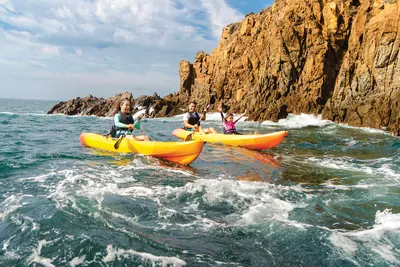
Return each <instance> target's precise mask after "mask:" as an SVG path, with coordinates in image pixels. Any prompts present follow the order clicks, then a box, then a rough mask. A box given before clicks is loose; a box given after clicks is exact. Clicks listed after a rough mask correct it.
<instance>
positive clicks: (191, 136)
mask: <svg viewBox="0 0 400 267" xmlns="http://www.w3.org/2000/svg"><path fill="white" fill-rule="evenodd" d="M193 134H194V133H190V134H188V135H187V136H186V138H185V141H192V140H193Z"/></svg>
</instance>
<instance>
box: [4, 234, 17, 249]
mask: <svg viewBox="0 0 400 267" xmlns="http://www.w3.org/2000/svg"><path fill="white" fill-rule="evenodd" d="M14 236H15V235H13V236H11V237H10V238H9V239H7V240H6V241H5V242H4V243H3V250H7V248H8V246H9V245H10V242H11V239H13V238H14Z"/></svg>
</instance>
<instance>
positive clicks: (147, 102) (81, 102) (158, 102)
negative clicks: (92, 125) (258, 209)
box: [47, 92, 182, 117]
mask: <svg viewBox="0 0 400 267" xmlns="http://www.w3.org/2000/svg"><path fill="white" fill-rule="evenodd" d="M124 98H127V99H129V100H130V102H131V106H132V107H133V111H134V112H136V111H139V110H140V109H148V110H150V109H151V110H152V112H151V113H149V114H148V116H151V117H154V116H156V115H157V116H158V117H166V116H168V115H169V113H171V112H172V113H174V114H178V113H181V112H182V111H180V110H179V107H178V106H177V105H176V103H177V101H176V100H175V99H174V97H173V95H172V94H171V95H169V96H166V97H164V98H161V97H160V96H158V95H157V94H156V93H154V94H153V95H152V96H140V97H138V98H136V99H134V98H133V96H132V94H131V93H129V92H125V93H119V94H116V95H115V96H113V97H111V98H108V99H104V98H98V97H93V96H92V95H88V96H86V97H84V98H80V97H77V98H74V99H72V100H69V101H66V102H60V103H58V104H56V105H54V106H53V107H52V108H51V109H50V110H49V111H48V112H47V113H48V114H57V113H61V114H66V115H96V116H102V117H104V116H105V117H110V116H113V115H114V114H115V113H116V108H117V107H118V104H119V101H120V100H121V99H124Z"/></svg>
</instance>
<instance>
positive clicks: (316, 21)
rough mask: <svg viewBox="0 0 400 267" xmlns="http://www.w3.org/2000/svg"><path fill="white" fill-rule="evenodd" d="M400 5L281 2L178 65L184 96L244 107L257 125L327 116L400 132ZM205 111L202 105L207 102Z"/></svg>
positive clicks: (240, 109) (233, 108)
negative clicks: (300, 116) (209, 49)
mask: <svg viewBox="0 0 400 267" xmlns="http://www.w3.org/2000/svg"><path fill="white" fill-rule="evenodd" d="M399 5H400V4H399V2H398V1H396V0H391V1H383V0H382V1H372V0H370V1H357V0H352V1H341V0H340V1H339V0H331V1H324V0H320V1H305V0H280V1H275V3H274V5H273V6H271V7H270V8H268V9H266V10H262V11H261V12H260V13H258V14H249V15H247V16H246V18H245V19H244V20H243V21H242V22H240V23H235V24H231V25H229V26H227V27H226V28H225V29H223V32H222V35H221V41H220V43H219V45H218V47H217V48H216V49H215V50H214V51H213V52H212V54H211V55H207V54H205V53H204V52H199V53H198V54H197V55H196V58H195V60H194V62H193V64H190V63H189V62H187V61H181V64H180V77H181V88H180V90H179V95H180V96H185V97H187V96H189V98H190V99H193V100H199V99H201V100H202V101H204V102H209V101H210V100H211V99H212V98H214V99H216V100H217V101H223V102H224V103H225V105H226V107H227V109H228V110H229V111H233V112H243V111H244V110H245V109H246V108H247V110H248V111H249V113H250V119H253V120H266V119H268V120H273V121H276V120H278V119H280V118H284V117H286V116H287V114H288V113H295V114H298V113H313V114H320V113H322V114H323V116H324V117H325V118H328V119H331V120H334V121H337V122H345V123H349V124H352V125H356V126H368V127H375V128H380V127H387V128H388V129H389V130H391V131H393V132H396V131H398V128H399V116H400V115H399V114H400V104H399V101H400V96H399V88H400V82H399V81H400V78H399V77H400V76H399V75H400V69H399V68H400V67H399V66H400V64H398V63H399V60H400V55H399V43H400V37H399V16H400V15H399V14H400V10H399ZM204 104H205V103H204Z"/></svg>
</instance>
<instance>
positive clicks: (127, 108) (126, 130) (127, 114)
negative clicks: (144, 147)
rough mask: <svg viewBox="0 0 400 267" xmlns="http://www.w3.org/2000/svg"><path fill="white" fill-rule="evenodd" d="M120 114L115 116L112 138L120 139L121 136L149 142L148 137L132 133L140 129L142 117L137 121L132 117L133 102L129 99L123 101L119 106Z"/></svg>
mask: <svg viewBox="0 0 400 267" xmlns="http://www.w3.org/2000/svg"><path fill="white" fill-rule="evenodd" d="M117 111H118V113H117V114H115V116H114V123H113V126H112V129H111V136H112V137H114V138H118V137H119V136H121V135H125V136H126V138H128V139H132V140H138V141H149V137H148V136H147V135H140V136H133V135H132V131H133V129H135V128H137V129H138V128H140V127H139V125H140V120H141V117H142V116H139V117H138V118H137V120H136V121H135V119H134V118H133V117H132V115H131V102H130V101H129V99H127V98H124V99H122V100H121V101H120V102H119V104H118V106H117Z"/></svg>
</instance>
